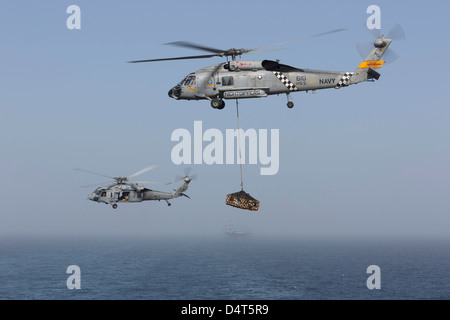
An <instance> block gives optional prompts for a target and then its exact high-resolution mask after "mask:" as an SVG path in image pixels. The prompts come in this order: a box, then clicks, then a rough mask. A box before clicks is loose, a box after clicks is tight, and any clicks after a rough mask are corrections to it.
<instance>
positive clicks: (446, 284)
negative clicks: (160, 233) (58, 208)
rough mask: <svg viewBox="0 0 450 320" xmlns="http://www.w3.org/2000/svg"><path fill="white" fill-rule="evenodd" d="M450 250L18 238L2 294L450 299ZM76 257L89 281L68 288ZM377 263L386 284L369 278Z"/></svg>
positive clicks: (417, 245) (418, 244) (10, 249)
mask: <svg viewBox="0 0 450 320" xmlns="http://www.w3.org/2000/svg"><path fill="white" fill-rule="evenodd" d="M448 252H450V242H449V241H438V240H434V241H431V240H426V241H419V240H414V241H407V240H389V241H388V240H384V241H376V240H371V241H357V240H332V239H327V240H319V239H298V238H297V239H281V238H261V237H257V236H250V237H247V238H240V239H234V238H229V237H227V236H226V235H223V237H204V238H201V237H179V238H176V237H172V238H170V237H167V238H151V237H150V238H88V239H70V238H54V239H12V238H8V239H2V241H1V244H0V299H4V300H9V299H41V300H49V299H58V300H65V299H83V300H84V299H119V300H124V299H149V300H194V299H195V300H197V299H201V300H310V299H321V300H322V299H338V300H341V299H345V300H353V299H364V300H366V299H449V298H450V256H449V255H448ZM70 265H77V266H79V268H80V271H81V278H80V279H81V289H79V290H77V289H74V290H69V289H68V288H67V285H66V281H67V279H68V277H69V276H70V274H67V273H66V270H67V267H68V266H70ZM371 265H377V266H379V268H380V280H381V289H373V290H369V289H368V288H367V285H366V281H367V279H368V277H369V276H370V275H371V274H368V273H366V272H367V268H368V267H369V266H371Z"/></svg>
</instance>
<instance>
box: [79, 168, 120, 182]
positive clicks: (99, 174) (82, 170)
mask: <svg viewBox="0 0 450 320" xmlns="http://www.w3.org/2000/svg"><path fill="white" fill-rule="evenodd" d="M73 170H76V171H81V172H86V173H90V174H95V175H97V176H101V177H106V178H111V179H114V177H110V176H107V175H104V174H101V173H97V172H93V171H88V170H84V169H80V168H75V169H73Z"/></svg>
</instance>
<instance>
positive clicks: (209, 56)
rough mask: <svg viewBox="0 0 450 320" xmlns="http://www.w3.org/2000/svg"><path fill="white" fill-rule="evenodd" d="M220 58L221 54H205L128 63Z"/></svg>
mask: <svg viewBox="0 0 450 320" xmlns="http://www.w3.org/2000/svg"><path fill="white" fill-rule="evenodd" d="M217 56H220V54H205V55H200V56H185V57H174V58H161V59H149V60H134V61H128V62H129V63H139V62H155V61H168V60H184V59H203V58H212V57H217Z"/></svg>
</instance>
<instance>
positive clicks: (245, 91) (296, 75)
mask: <svg viewBox="0 0 450 320" xmlns="http://www.w3.org/2000/svg"><path fill="white" fill-rule="evenodd" d="M349 74H351V73H346V72H339V71H321V70H309V69H299V68H294V67H291V66H287V65H283V64H280V63H278V62H277V61H271V60H263V61H229V62H226V63H221V64H217V65H214V66H210V67H206V68H203V69H200V70H198V71H196V72H194V73H191V74H189V75H187V76H186V77H185V79H183V80H182V81H181V82H180V83H179V84H177V85H176V86H175V87H173V88H172V89H170V91H169V97H171V98H174V99H177V100H200V99H207V100H210V101H211V105H212V106H213V107H215V105H214V104H213V102H214V101H222V99H243V98H261V97H267V96H268V95H274V94H288V95H289V94H290V93H291V92H296V91H309V90H312V91H314V90H318V89H328V88H340V87H342V86H345V85H346V84H347V82H345V84H343V82H342V81H341V80H342V79H343V77H345V76H346V75H347V76H348V75H349ZM217 108H218V109H221V106H220V105H219V106H218V107H217Z"/></svg>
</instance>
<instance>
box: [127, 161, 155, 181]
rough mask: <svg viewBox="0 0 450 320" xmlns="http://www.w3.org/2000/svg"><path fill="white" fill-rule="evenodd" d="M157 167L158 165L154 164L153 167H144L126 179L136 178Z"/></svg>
mask: <svg viewBox="0 0 450 320" xmlns="http://www.w3.org/2000/svg"><path fill="white" fill-rule="evenodd" d="M157 166H158V165H155V164H154V165H151V166H148V167H146V168H144V169H142V170H139V171H138V172H136V173H133V174H132V175H130V176H128V177H127V178H132V177H136V176H138V175H140V174H143V173H144V172H147V171H149V170H152V169H155V168H156V167H157Z"/></svg>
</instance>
